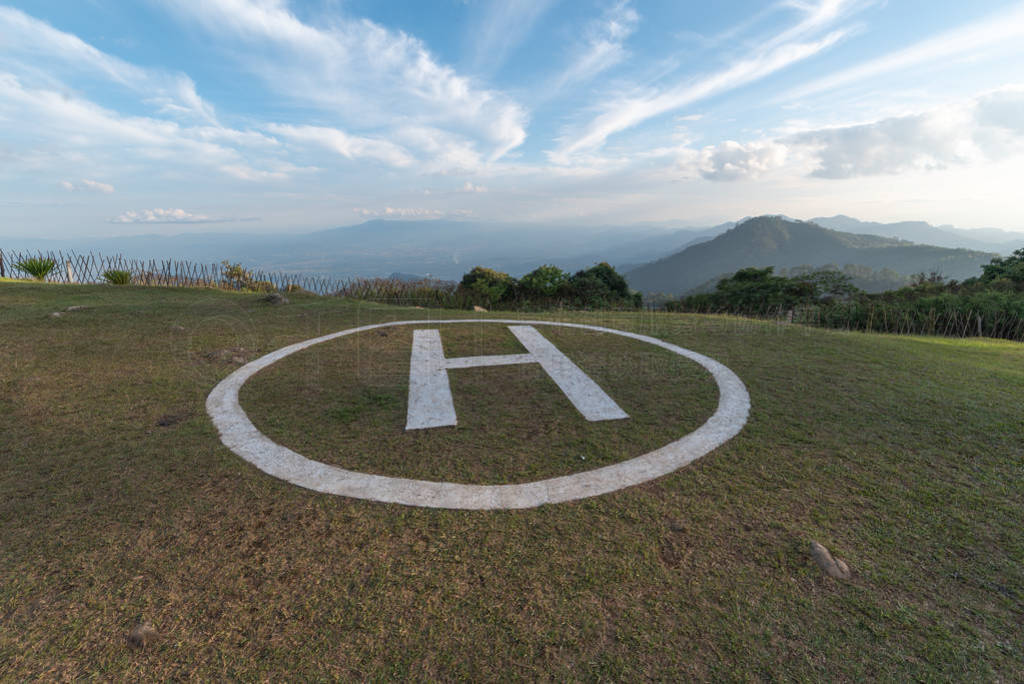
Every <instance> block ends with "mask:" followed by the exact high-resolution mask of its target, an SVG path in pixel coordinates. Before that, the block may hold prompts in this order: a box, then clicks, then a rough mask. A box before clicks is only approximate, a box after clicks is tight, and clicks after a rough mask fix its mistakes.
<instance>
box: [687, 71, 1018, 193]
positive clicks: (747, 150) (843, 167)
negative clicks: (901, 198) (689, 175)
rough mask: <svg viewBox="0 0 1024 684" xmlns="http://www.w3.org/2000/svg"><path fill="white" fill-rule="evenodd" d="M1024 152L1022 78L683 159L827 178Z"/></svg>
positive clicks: (714, 170) (726, 168)
mask: <svg viewBox="0 0 1024 684" xmlns="http://www.w3.org/2000/svg"><path fill="white" fill-rule="evenodd" d="M1019 155H1024V86H1013V87H1007V88H1003V89H1000V90H996V91H993V92H989V93H985V94H982V95H979V96H977V97H975V98H972V99H971V100H969V101H967V102H960V103H953V104H949V105H946V106H943V107H939V108H936V109H932V110H929V111H926V112H920V113H916V114H910V115H906V116H899V117H890V118H887V119H881V120H879V121H872V122H868V123H863V124H857V125H852V126H839V127H833V128H822V129H813V130H805V131H801V132H796V133H792V134H788V135H786V136H784V137H781V138H777V139H775V140H759V141H754V142H748V143H745V144H744V143H739V142H735V141H731V140H729V141H725V142H723V143H721V144H718V145H714V146H708V147H705V148H703V149H702V150H700V154H699V156H695V155H691V156H690V157H688V158H686V159H685V161H684V162H682V163H681V166H682V167H683V168H684V169H686V168H695V169H696V170H697V172H698V173H699V174H700V175H701V176H702V177H703V178H705V179H708V180H715V181H729V180H739V179H744V178H757V177H759V176H761V175H763V174H766V173H768V172H771V171H774V170H776V169H786V170H787V171H788V173H789V174H790V175H791V176H799V175H806V174H809V175H811V176H814V177H817V178H825V179H849V178H855V177H861V176H877V175H893V174H901V173H907V172H915V171H925V172H927V171H936V170H942V169H948V168H952V167H967V166H972V165H973V166H978V165H987V164H991V163H995V162H1001V161H1003V160H1005V159H1008V158H1011V157H1015V156H1019Z"/></svg>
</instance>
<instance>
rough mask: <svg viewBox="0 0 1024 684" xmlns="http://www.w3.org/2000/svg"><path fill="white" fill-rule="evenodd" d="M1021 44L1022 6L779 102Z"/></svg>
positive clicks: (813, 85)
mask: <svg viewBox="0 0 1024 684" xmlns="http://www.w3.org/2000/svg"><path fill="white" fill-rule="evenodd" d="M1021 40H1024V4H1017V5H1015V6H1014V7H1012V8H1011V9H1010V10H1008V11H1003V12H999V13H997V14H994V15H993V16H991V17H988V18H986V19H983V20H981V21H978V22H974V23H972V24H968V25H967V26H961V27H958V28H956V29H953V30H951V31H947V32H945V33H942V34H940V35H938V36H935V37H933V38H929V39H927V40H923V41H921V42H919V43H916V44H914V45H911V46H910V47H907V48H904V49H902V50H897V51H895V52H891V53H889V54H887V55H884V56H882V57H879V58H877V59H872V60H869V61H867V62H864V63H863V64H859V65H857V66H855V67H851V68H848V69H843V70H841V71H838V72H836V73H833V74H830V75H829V76H826V77H824V78H820V79H817V80H814V81H811V82H810V83H806V84H804V85H802V86H799V87H797V88H795V89H793V90H790V91H788V92H786V93H784V94H783V95H782V96H781V97H780V98H779V100H780V101H790V100H799V99H801V98H804V97H807V96H808V95H812V94H815V93H820V92H825V91H828V90H834V89H835V88H839V87H841V86H845V85H848V84H850V83H855V82H857V81H870V80H871V79H873V78H877V77H879V76H882V75H885V74H888V73H892V72H895V71H899V70H902V69H908V68H911V67H914V66H918V65H921V64H928V63H934V62H938V61H941V60H948V59H951V58H953V57H955V56H957V55H962V54H973V55H976V54H978V53H979V52H983V51H985V50H989V49H992V48H995V47H997V46H1000V45H1004V44H1007V43H1018V44H1019V42H1020V41H1021Z"/></svg>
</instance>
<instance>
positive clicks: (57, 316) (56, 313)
mask: <svg viewBox="0 0 1024 684" xmlns="http://www.w3.org/2000/svg"><path fill="white" fill-rule="evenodd" d="M63 315H64V314H62V313H61V312H60V311H54V312H53V313H52V314H50V318H60V317H61V316H63Z"/></svg>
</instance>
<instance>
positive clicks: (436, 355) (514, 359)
mask: <svg viewBox="0 0 1024 684" xmlns="http://www.w3.org/2000/svg"><path fill="white" fill-rule="evenodd" d="M508 329H509V330H511V331H512V334H513V335H515V336H516V339H518V340H519V342H520V343H522V345H523V346H524V347H526V350H527V353H526V354H503V355H495V356H463V357H461V358H454V359H446V358H445V357H444V349H443V348H442V346H441V333H440V331H438V330H414V331H413V334H412V359H411V362H410V366H409V410H408V412H407V414H406V421H405V429H406V430H421V429H424V428H432V427H441V426H445V425H455V424H456V423H457V420H456V416H455V404H454V403H453V401H452V390H451V387H450V386H449V384H448V371H449V370H451V369H453V368H476V367H477V366H507V365H511V364H518V363H539V364H540V366H541V368H543V369H544V370H545V371H546V372H547V374H548V375H549V376H550V377H551V379H552V380H554V381H555V384H556V385H558V387H559V388H560V389H561V390H562V392H564V393H565V396H566V397H568V399H569V401H571V402H572V405H573V406H575V407H576V409H577V410H578V411H579V412H580V413H581V414H583V417H584V418H586V419H587V420H589V421H598V420H618V419H621V418H629V415H628V414H627V413H626V412H625V411H623V410H622V409H621V408H619V405H618V404H616V403H615V401H614V400H612V398H611V397H609V396H608V395H607V394H606V393H605V392H604V390H602V389H601V388H600V387H599V386H598V384H597V383H596V382H594V381H593V380H591V379H590V377H589V376H588V375H587V374H586V373H584V372H583V371H582V370H580V368H579V366H577V365H576V364H575V363H573V362H572V361H571V360H570V359H569V357H568V356H566V355H565V354H563V353H562V352H561V351H559V349H558V348H557V347H556V346H555V345H553V344H551V343H550V342H549V341H548V340H546V339H545V338H544V337H543V336H542V335H541V334H540V333H539V332H537V330H536V329H535V328H534V327H533V326H530V325H510V326H509V327H508Z"/></svg>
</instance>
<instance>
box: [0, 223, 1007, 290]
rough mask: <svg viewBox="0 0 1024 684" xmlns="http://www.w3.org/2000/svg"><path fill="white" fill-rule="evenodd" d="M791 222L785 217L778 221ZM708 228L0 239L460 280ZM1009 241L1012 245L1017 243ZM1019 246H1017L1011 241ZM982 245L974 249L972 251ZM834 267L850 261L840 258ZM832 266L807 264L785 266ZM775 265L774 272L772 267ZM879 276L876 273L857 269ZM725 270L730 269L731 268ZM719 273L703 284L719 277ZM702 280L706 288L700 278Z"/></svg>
mask: <svg viewBox="0 0 1024 684" xmlns="http://www.w3.org/2000/svg"><path fill="white" fill-rule="evenodd" d="M779 218H782V219H784V220H788V221H795V219H789V218H787V217H779ZM746 220H747V219H743V220H741V221H739V222H731V221H730V222H727V223H722V224H720V225H717V226H711V227H707V228H670V227H667V226H664V225H652V224H630V225H622V226H601V227H592V228H584V227H571V226H559V225H544V224H528V223H512V222H505V223H493V222H477V221H472V220H468V219H463V220H445V219H432V220H385V219H373V220H370V221H366V222H364V223H361V224H358V225H353V226H345V227H340V228H330V229H326V230H321V231H316V232H312V233H299V234H288V233H278V234H240V233H224V232H219V233H213V232H211V233H190V234H181V235H169V236H166V235H165V236H161V235H136V236H130V237H121V238H105V239H99V240H96V239H77V240H42V239H36V238H33V237H31V236H29V237H19V238H9V237H0V249H15V250H25V249H31V250H35V249H41V250H58V249H59V250H65V251H67V250H73V251H77V252H85V253H88V252H99V253H103V254H111V255H112V254H123V255H124V256H127V257H131V258H140V259H157V260H160V259H187V260H192V261H199V262H203V263H214V262H220V261H222V260H228V261H230V262H232V263H241V264H243V265H244V266H246V267H247V268H252V269H258V270H263V271H281V272H286V273H305V274H310V275H322V276H330V277H335V278H347V277H353V276H363V277H376V276H381V277H383V276H387V275H388V274H390V273H395V272H398V273H403V274H406V275H409V276H412V275H421V276H426V275H429V276H432V277H436V278H441V279H445V280H458V279H460V278H461V277H462V275H463V274H464V273H466V272H467V271H468V270H469V269H471V268H472V267H473V266H476V265H478V264H479V265H483V266H488V267H491V268H495V269H498V270H500V271H505V272H507V273H509V274H511V275H513V276H521V275H523V274H524V273H526V272H528V271H531V270H533V269H534V268H536V267H537V266H540V265H542V264H554V265H556V266H558V267H560V268H562V269H563V270H566V271H576V270H578V269H582V268H587V267H589V266H592V265H593V264H595V263H598V262H601V261H607V262H608V263H610V264H612V265H613V266H615V267H616V268H618V269H619V270H620V272H632V271H636V270H639V269H641V268H643V267H644V266H645V265H646V264H648V263H649V262H651V261H653V260H655V259H662V258H665V257H667V256H668V255H671V254H674V253H676V252H680V251H682V250H684V249H687V248H689V247H694V246H696V245H698V244H700V243H702V242H704V243H706V242H710V241H712V240H713V239H714V238H716V237H717V236H719V235H721V234H722V233H724V232H726V231H728V230H730V229H733V228H735V227H736V225H738V224H740V223H743V222H744V221H746ZM816 221H820V222H821V223H823V224H825V225H824V227H825V228H831V229H833V230H840V231H845V232H852V233H857V234H868V233H871V234H876V235H888V236H892V237H896V238H900V239H903V240H911V241H913V242H917V243H925V244H939V246H945V247H968V248H971V249H975V250H978V251H983V252H999V253H1001V254H1004V255H1007V254H1009V253H1011V252H1012V251H1013V250H1014V249H1016V248H1017V247H1021V246H1024V233H1011V232H1007V231H998V230H995V229H989V230H978V231H970V230H960V229H956V228H952V227H949V226H943V227H940V228H934V227H932V226H930V225H928V224H927V223H924V222H920V221H908V222H902V223H893V224H882V223H868V222H864V221H858V220H857V219H854V218H850V217H848V216H843V215H837V216H833V217H830V218H822V219H817V220H816ZM1015 236H1016V237H1015ZM1018 238H1019V242H1014V240H1016V239H1018ZM979 244H980V245H982V246H981V247H978V246H977V245H979ZM840 258H848V257H847V255H845V254H841V255H840ZM830 262H832V263H838V264H839V265H840V266H841V265H843V264H844V262H843V261H836V260H835V259H831V258H828V257H827V256H815V257H813V258H810V259H808V261H806V262H803V263H798V264H793V265H797V266H800V265H822V264H826V263H830ZM780 265H781V264H780ZM864 265H868V266H873V267H874V268H878V265H873V264H864ZM732 270H735V268H733V269H732ZM723 273H724V271H718V272H715V273H712V274H710V275H709V276H708V279H710V278H714V277H715V276H719V275H722V274H723ZM705 280H707V279H705Z"/></svg>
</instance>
